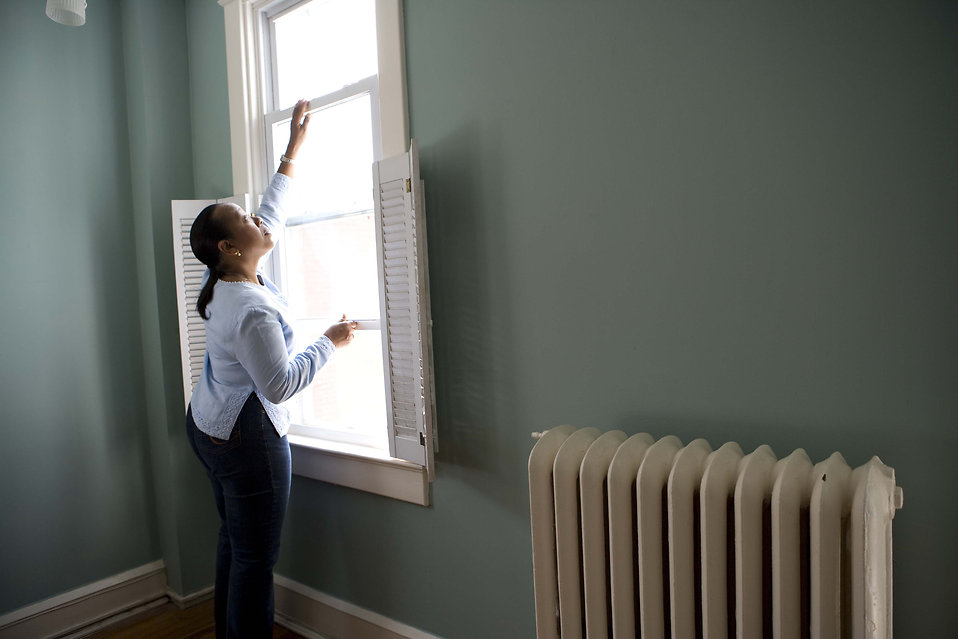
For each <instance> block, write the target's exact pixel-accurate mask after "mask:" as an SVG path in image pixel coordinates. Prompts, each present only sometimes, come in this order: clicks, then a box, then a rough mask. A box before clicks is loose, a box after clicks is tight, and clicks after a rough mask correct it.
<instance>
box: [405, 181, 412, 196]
mask: <svg viewBox="0 0 958 639" xmlns="http://www.w3.org/2000/svg"><path fill="white" fill-rule="evenodd" d="M406 193H412V180H411V179H409V178H406Z"/></svg>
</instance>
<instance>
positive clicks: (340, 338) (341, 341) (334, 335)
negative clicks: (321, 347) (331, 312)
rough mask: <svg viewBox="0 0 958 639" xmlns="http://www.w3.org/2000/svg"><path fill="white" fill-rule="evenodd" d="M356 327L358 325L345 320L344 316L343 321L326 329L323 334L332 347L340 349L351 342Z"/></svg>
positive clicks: (344, 316)
mask: <svg viewBox="0 0 958 639" xmlns="http://www.w3.org/2000/svg"><path fill="white" fill-rule="evenodd" d="M357 326H359V324H357V323H356V322H351V321H349V320H347V319H346V315H345V314H344V315H343V319H342V320H340V321H339V322H338V323H336V324H333V325H332V326H330V327H329V328H327V329H326V333H324V334H325V335H326V337H328V338H329V341H331V342H332V343H333V346H335V347H336V348H342V347H343V346H346V345H348V344H349V343H350V342H352V341H353V334H354V331H355V330H356V327H357Z"/></svg>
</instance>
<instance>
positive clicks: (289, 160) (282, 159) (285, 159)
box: [279, 153, 296, 164]
mask: <svg viewBox="0 0 958 639" xmlns="http://www.w3.org/2000/svg"><path fill="white" fill-rule="evenodd" d="M279 161H280V162H286V163H287V164H296V160H294V159H293V158H290V157H286V154H285V153H284V154H282V155H281V156H279Z"/></svg>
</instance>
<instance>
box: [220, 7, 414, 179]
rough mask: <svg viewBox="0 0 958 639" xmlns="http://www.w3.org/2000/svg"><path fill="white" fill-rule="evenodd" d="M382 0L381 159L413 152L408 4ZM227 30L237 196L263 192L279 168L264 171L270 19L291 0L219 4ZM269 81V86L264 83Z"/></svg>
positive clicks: (379, 49)
mask: <svg viewBox="0 0 958 639" xmlns="http://www.w3.org/2000/svg"><path fill="white" fill-rule="evenodd" d="M375 1H376V40H377V52H378V53H377V59H378V67H379V87H378V88H379V94H378V95H379V100H378V104H377V106H378V109H379V121H380V132H381V140H382V142H381V144H382V146H381V149H380V156H379V157H391V156H394V155H399V154H401V153H405V152H406V150H407V149H408V148H409V114H408V109H407V107H406V79H405V52H404V46H403V28H402V0H375ZM219 4H220V5H221V6H222V7H223V15H224V25H225V30H226V70H227V79H228V87H229V117H230V150H231V163H232V169H233V192H234V193H259V192H261V191H262V190H263V189H264V188H265V186H266V184H267V183H268V180H269V175H270V174H271V173H272V169H273V167H264V166H263V161H262V158H263V157H264V156H265V152H266V151H265V144H266V134H265V131H264V127H265V119H264V116H265V114H266V113H268V112H269V111H270V110H271V109H270V108H269V107H268V105H269V104H271V103H270V102H269V101H268V100H270V99H271V97H272V90H273V89H272V86H273V81H272V78H271V77H269V78H267V76H266V74H267V73H270V72H269V71H268V70H267V65H266V64H265V62H266V60H267V55H266V53H267V51H266V47H267V46H268V40H269V38H268V35H267V34H266V33H264V31H263V24H264V21H265V16H267V15H270V16H272V15H278V14H279V13H281V12H282V11H285V10H288V9H289V8H290V7H291V6H293V5H294V4H295V2H293V1H291V0H278V1H277V0H219ZM266 79H268V80H269V81H268V82H265V81H264V80H266Z"/></svg>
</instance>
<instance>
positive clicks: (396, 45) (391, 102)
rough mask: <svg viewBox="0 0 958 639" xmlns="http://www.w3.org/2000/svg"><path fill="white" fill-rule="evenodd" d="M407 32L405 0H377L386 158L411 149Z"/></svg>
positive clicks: (383, 140) (384, 154)
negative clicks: (405, 43)
mask: <svg viewBox="0 0 958 639" xmlns="http://www.w3.org/2000/svg"><path fill="white" fill-rule="evenodd" d="M404 34H405V29H404V27H403V16H402V0H376V42H377V43H378V46H379V49H378V61H379V121H380V124H381V126H382V128H381V129H380V131H381V132H382V144H383V147H382V157H383V158H391V157H393V156H394V155H400V154H402V153H405V152H406V149H408V148H409V106H408V100H407V99H406V51H405V46H404V42H405V35H404Z"/></svg>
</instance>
